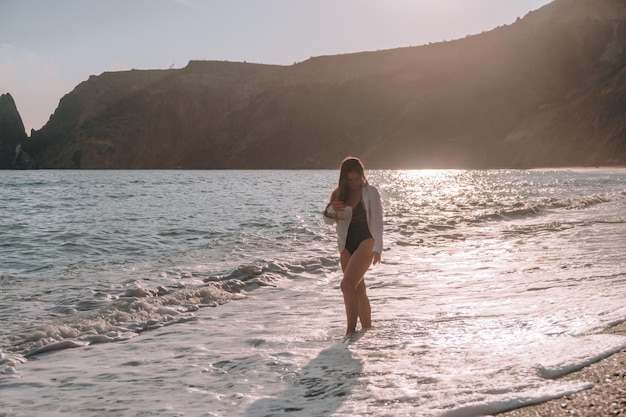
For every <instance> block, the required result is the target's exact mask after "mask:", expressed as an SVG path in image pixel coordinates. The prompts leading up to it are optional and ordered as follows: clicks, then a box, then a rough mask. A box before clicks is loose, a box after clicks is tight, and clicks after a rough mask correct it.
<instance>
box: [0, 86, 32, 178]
mask: <svg viewBox="0 0 626 417" xmlns="http://www.w3.org/2000/svg"><path fill="white" fill-rule="evenodd" d="M26 139H27V136H26V130H25V129H24V123H23V122H22V118H21V117H20V114H19V113H18V111H17V107H16V106H15V100H13V97H12V96H11V94H2V95H0V169H15V168H19V169H22V168H35V167H36V163H35V161H34V160H32V159H31V158H30V157H29V156H28V154H27V153H26V152H24V151H23V150H22V144H23V143H24V142H25V141H26Z"/></svg>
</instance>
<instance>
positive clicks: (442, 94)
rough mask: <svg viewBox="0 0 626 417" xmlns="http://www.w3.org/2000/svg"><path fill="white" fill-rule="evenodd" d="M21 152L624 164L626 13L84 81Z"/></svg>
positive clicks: (57, 159)
mask: <svg viewBox="0 0 626 417" xmlns="http://www.w3.org/2000/svg"><path fill="white" fill-rule="evenodd" d="M23 147H24V149H26V150H27V152H28V153H29V154H31V155H33V156H34V157H35V158H36V159H37V160H38V162H39V164H40V166H41V167H49V168H208V169H212V168H335V167H336V166H337V165H338V162H339V161H340V160H341V158H343V157H344V156H345V155H347V154H352V155H357V156H361V157H362V158H364V159H365V161H366V163H367V165H368V167H371V168H424V167H429V168H450V167H455V168H492V167H515V168H526V167H536V166H568V165H569V166H571V165H587V166H588V165H617V164H622V165H624V164H626V2H624V1H623V0H555V1H554V2H552V3H550V4H549V5H547V6H545V7H543V8H541V9H540V10H538V11H535V12H532V13H529V14H528V15H526V16H524V17H523V18H521V19H518V21H517V22H515V23H514V24H511V25H508V26H503V27H500V28H497V29H495V30H493V31H490V32H486V33H483V34H480V35H475V36H469V37H467V38H465V39H461V40H456V41H452V42H442V43H436V44H431V45H424V46H419V47H410V48H399V49H394V50H385V51H377V52H363V53H357V54H346V55H339V56H326V57H317V58H312V59H310V60H308V61H305V62H302V63H299V64H294V65H292V66H271V65H259V64H247V63H232V62H190V63H189V65H188V66H187V67H185V68H183V69H175V70H161V71H159V70H153V71H127V72H116V73H104V74H101V75H99V76H92V77H91V78H90V79H89V80H87V81H85V82H83V83H81V84H80V85H78V86H77V87H76V88H75V89H74V90H73V91H72V92H70V93H69V94H67V95H66V96H65V97H63V98H62V100H61V102H60V103H59V107H58V108H57V110H56V111H55V113H54V114H53V115H52V117H51V119H50V121H49V122H48V123H47V124H46V125H45V126H44V127H43V128H42V129H41V130H39V131H36V132H33V134H32V138H31V139H30V140H28V141H26V142H25V144H24V146H23Z"/></svg>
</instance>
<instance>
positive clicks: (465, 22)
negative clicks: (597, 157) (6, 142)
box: [0, 0, 550, 134]
mask: <svg viewBox="0 0 626 417" xmlns="http://www.w3.org/2000/svg"><path fill="white" fill-rule="evenodd" d="M549 2H550V0H97V1H96V0H54V1H51V0H0V93H11V95H12V96H13V98H14V99H15V102H16V104H17V108H18V110H19V112H20V114H21V116H22V120H23V121H24V125H25V126H26V131H27V133H28V134H30V129H31V128H34V129H40V128H41V127H42V126H43V125H44V124H45V123H46V122H47V121H48V119H49V117H50V115H51V114H52V113H53V112H54V110H55V109H56V107H57V106H58V103H59V100H60V99H61V97H63V95H65V94H67V93H69V92H70V91H71V90H72V89H73V88H74V87H75V86H76V85H78V84H79V83H80V82H82V81H85V80H86V79H87V78H89V76H90V75H98V74H101V73H102V72H104V71H121V70H129V69H131V68H136V69H155V68H156V69H166V68H170V67H174V68H181V67H184V66H185V65H187V62H188V61H189V60H195V59H201V60H227V61H247V62H258V63H264V64H282V65H291V64H293V63H294V62H301V61H304V60H306V59H308V58H310V57H312V56H320V55H336V54H342V53H348V52H360V51H371V50H377V49H390V48H397V47H404V46H411V45H412V46H417V45H423V44H426V43H429V42H438V41H443V40H453V39H458V38H462V37H465V36H466V35H469V34H476V33H480V32H483V31H487V30H491V29H493V28H495V27H497V26H499V25H504V24H510V23H512V22H513V21H515V19H516V18H517V17H524V15H526V13H528V12H529V11H531V10H536V9H538V8H540V7H541V6H543V5H545V4H547V3H549Z"/></svg>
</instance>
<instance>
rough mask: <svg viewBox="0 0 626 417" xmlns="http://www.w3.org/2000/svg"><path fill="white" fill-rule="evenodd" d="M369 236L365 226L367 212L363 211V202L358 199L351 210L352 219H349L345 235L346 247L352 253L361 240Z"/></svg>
mask: <svg viewBox="0 0 626 417" xmlns="http://www.w3.org/2000/svg"><path fill="white" fill-rule="evenodd" d="M371 238H372V234H371V233H370V229H369V227H368V226H367V213H365V209H364V208H363V202H362V201H359V204H357V205H356V207H355V208H354V209H353V210H352V220H351V221H350V226H349V227H348V236H347V237H346V249H347V250H348V252H350V255H352V254H353V253H354V251H356V250H357V248H358V247H359V245H360V244H361V242H363V241H364V240H366V239H371Z"/></svg>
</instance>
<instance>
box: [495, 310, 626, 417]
mask: <svg viewBox="0 0 626 417" xmlns="http://www.w3.org/2000/svg"><path fill="white" fill-rule="evenodd" d="M607 333H612V334H619V335H626V323H622V324H620V325H618V326H615V327H613V328H611V329H609V330H608V331H607ZM561 379H562V380H570V381H586V382H591V383H593V387H592V388H590V389H588V390H584V391H580V392H577V393H575V394H571V395H567V396H565V397H562V398H557V399H554V400H551V401H547V402H544V403H540V404H536V405H531V406H528V407H524V408H519V409H516V410H512V411H508V412H505V413H501V414H498V417H552V416H582V417H606V416H626V350H622V351H620V352H618V353H616V354H614V355H611V356H609V357H608V358H605V359H603V360H601V361H599V362H596V363H594V364H592V365H590V366H588V367H586V368H583V369H581V370H580V371H577V372H574V373H571V374H568V375H566V376H564V377H562V378H561Z"/></svg>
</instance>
